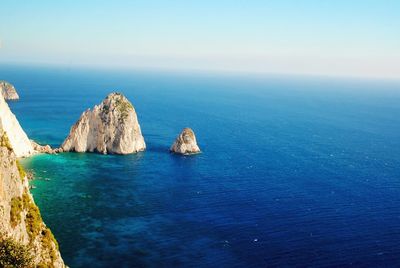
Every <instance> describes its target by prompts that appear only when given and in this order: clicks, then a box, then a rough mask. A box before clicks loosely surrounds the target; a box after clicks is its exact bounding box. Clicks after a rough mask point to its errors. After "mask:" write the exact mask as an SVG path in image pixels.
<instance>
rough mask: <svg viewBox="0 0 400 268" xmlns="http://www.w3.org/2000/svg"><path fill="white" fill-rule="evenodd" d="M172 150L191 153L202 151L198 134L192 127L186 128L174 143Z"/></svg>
mask: <svg viewBox="0 0 400 268" xmlns="http://www.w3.org/2000/svg"><path fill="white" fill-rule="evenodd" d="M170 151H171V152H173V153H177V154H183V155H190V154H197V153H200V148H199V146H198V145H197V141H196V136H195V135H194V132H193V130H192V129H191V128H184V129H183V130H182V132H181V134H179V136H178V137H177V138H176V140H175V142H174V144H172V146H171V148H170Z"/></svg>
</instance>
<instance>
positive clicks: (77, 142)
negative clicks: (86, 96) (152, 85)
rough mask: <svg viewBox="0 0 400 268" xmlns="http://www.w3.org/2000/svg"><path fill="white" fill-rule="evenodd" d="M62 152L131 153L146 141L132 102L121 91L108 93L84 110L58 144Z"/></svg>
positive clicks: (135, 151) (141, 146)
mask: <svg viewBox="0 0 400 268" xmlns="http://www.w3.org/2000/svg"><path fill="white" fill-rule="evenodd" d="M61 149H62V150H63V151H75V152H97V153H102V154H131V153H137V152H140V151H144V150H145V149H146V144H145V142H144V138H143V136H142V132H141V129H140V125H139V121H138V118H137V115H136V112H135V108H134V107H133V105H132V103H131V102H129V100H128V99H127V98H126V97H125V96H124V95H122V94H121V93H115V92H114V93H111V94H109V95H108V96H107V97H106V98H105V99H104V100H103V102H102V103H101V104H100V105H96V106H94V108H93V109H92V110H90V109H88V110H87V111H85V112H84V113H83V114H82V115H81V117H80V118H79V120H78V121H77V122H76V123H75V125H73V126H72V128H71V131H70V133H69V135H68V137H67V138H66V139H65V141H64V143H63V144H62V145H61Z"/></svg>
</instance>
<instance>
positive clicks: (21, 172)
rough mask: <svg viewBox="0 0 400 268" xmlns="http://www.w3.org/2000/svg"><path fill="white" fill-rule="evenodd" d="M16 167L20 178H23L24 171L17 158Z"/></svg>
mask: <svg viewBox="0 0 400 268" xmlns="http://www.w3.org/2000/svg"><path fill="white" fill-rule="evenodd" d="M16 162H17V168H18V172H19V176H20V177H21V179H23V178H25V176H26V172H25V169H24V167H23V166H22V165H21V163H20V162H19V161H18V160H17V161H16Z"/></svg>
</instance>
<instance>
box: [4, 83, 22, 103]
mask: <svg viewBox="0 0 400 268" xmlns="http://www.w3.org/2000/svg"><path fill="white" fill-rule="evenodd" d="M0 91H1V94H2V95H3V97H4V99H6V100H18V99H19V96H18V93H17V91H16V90H15V87H14V86H13V85H11V84H10V83H8V82H6V81H0Z"/></svg>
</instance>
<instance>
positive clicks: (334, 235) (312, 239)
mask: <svg viewBox="0 0 400 268" xmlns="http://www.w3.org/2000/svg"><path fill="white" fill-rule="evenodd" d="M0 71H1V74H2V78H4V79H7V80H9V81H12V82H13V83H14V84H15V86H16V87H17V89H18V90H19V92H20V96H21V101H20V102H15V103H11V106H12V109H13V111H14V112H15V113H16V115H17V116H18V118H19V120H20V122H21V124H22V125H23V127H24V128H25V130H26V131H27V133H28V134H29V135H30V137H31V138H33V139H36V140H38V141H40V142H43V143H50V144H52V145H54V146H57V145H59V144H60V143H61V142H62V141H63V139H64V138H65V137H66V135H67V134H68V131H69V128H70V126H71V125H72V124H73V123H74V122H75V121H76V120H77V119H78V117H79V116H80V114H81V113H82V112H83V111H84V110H85V109H86V108H88V107H92V106H93V105H94V104H97V103H99V102H100V101H101V100H102V99H103V98H104V97H105V96H106V95H107V93H109V92H110V91H114V90H118V91H121V92H123V93H124V94H125V95H126V96H127V97H128V98H129V99H130V100H131V101H132V102H133V104H134V106H135V108H136V111H137V113H138V116H139V121H140V124H141V126H142V130H143V134H144V137H145V139H146V143H147V146H148V150H147V151H146V152H143V153H139V154H137V155H128V156H113V155H107V156H104V155H97V154H77V153H66V154H60V155H57V156H50V155H40V156H36V157H33V158H30V159H26V160H24V161H23V164H24V165H25V166H26V167H27V168H28V169H33V170H34V172H35V174H36V180H35V181H34V182H33V184H34V185H35V186H36V188H35V189H34V190H33V194H34V196H35V200H36V202H37V203H38V205H39V207H40V208H41V211H42V214H43V217H44V219H45V221H46V223H47V224H48V225H49V226H50V227H51V229H52V230H53V231H54V233H55V235H56V237H57V239H58V241H59V243H60V248H61V252H62V255H63V257H64V259H65V261H66V263H67V264H68V265H70V266H71V267H143V266H152V267H159V266H161V267H163V266H164V267H170V266H173V265H174V266H183V267H206V266H212V267H216V266H223V267H264V266H283V265H296V266H324V265H330V266H343V265H350V264H353V265H379V266H383V265H393V266H397V265H400V262H399V261H398V256H399V253H400V246H399V244H398V241H399V239H400V231H399V230H400V168H399V167H400V165H399V157H398V156H399V153H400V117H399V115H400V106H399V105H398V103H399V101H400V90H399V89H400V86H399V84H396V83H388V82H382V81H381V82H380V81H351V80H347V81H345V80H343V81H339V80H332V79H331V80H327V79H325V80H323V79H304V78H288V77H287V78H285V77H264V78H260V77H234V76H218V75H205V74H197V75H195V74H172V73H170V74H166V73H164V74H161V73H155V72H154V73H152V72H147V73H146V72H105V71H87V70H71V69H45V68H27V67H25V68H22V67H19V68H17V67H7V68H6V67H1V68H0ZM186 126H190V127H192V128H193V129H194V130H195V132H196V134H197V138H198V142H199V145H200V147H201V148H202V150H203V153H202V154H200V155H196V156H192V157H180V156H176V155H171V154H169V153H168V148H169V146H170V145H171V143H172V142H173V140H174V138H175V137H176V135H177V134H178V133H179V132H180V130H181V129H182V128H183V127H186Z"/></svg>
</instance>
